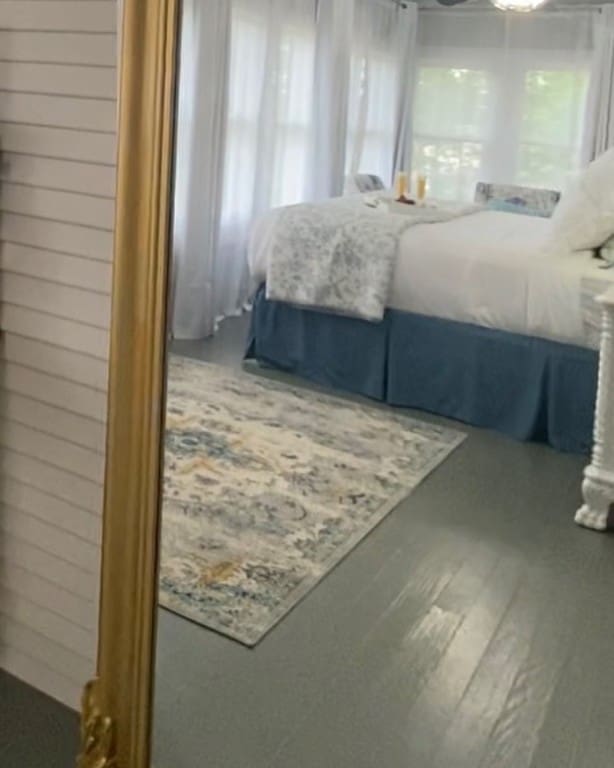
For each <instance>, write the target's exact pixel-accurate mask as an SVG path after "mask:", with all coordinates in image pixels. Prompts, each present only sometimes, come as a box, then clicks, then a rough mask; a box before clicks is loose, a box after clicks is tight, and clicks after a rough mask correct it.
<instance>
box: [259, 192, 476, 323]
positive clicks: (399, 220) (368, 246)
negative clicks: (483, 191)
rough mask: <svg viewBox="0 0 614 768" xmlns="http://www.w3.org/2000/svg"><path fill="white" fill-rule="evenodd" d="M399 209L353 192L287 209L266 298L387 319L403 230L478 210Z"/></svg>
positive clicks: (272, 253)
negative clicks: (322, 201) (354, 194)
mask: <svg viewBox="0 0 614 768" xmlns="http://www.w3.org/2000/svg"><path fill="white" fill-rule="evenodd" d="M400 207H401V206H400V205H394V206H393V209H394V211H395V212H394V213H391V212H390V211H389V208H388V206H385V205H380V204H378V203H377V201H374V202H371V203H370V202H369V200H368V198H365V197H351V198H336V199H334V200H328V201H326V202H324V203H305V204H301V205H295V206H291V207H289V208H285V209H284V210H283V211H281V213H280V216H279V218H278V219H277V222H276V224H275V231H274V233H273V236H272V237H271V240H270V244H269V253H268V259H267V262H268V272H267V299H270V300H275V301H283V302H287V303H289V304H297V305H299V306H305V307H312V308H314V309H320V310H324V311H328V312H334V313H337V314H343V315H349V316H351V317H359V318H362V319H364V320H370V321H372V322H379V321H381V320H382V319H383V317H384V312H385V310H386V305H387V301H388V297H389V294H390V288H391V284H392V280H393V277H394V272H395V267H396V263H397V257H398V252H399V243H400V240H401V237H402V235H403V233H404V232H405V231H406V230H407V229H409V228H410V227H412V226H415V225H416V224H425V223H438V222H443V221H448V220H450V219H452V218H455V217H457V216H462V215H465V214H467V213H474V212H475V211H476V210H477V209H478V207H477V206H462V207H458V206H457V207H450V206H448V207H445V208H438V207H417V206H403V207H402V208H403V212H402V213H398V212H397V211H398V210H399V209H400ZM404 209H407V210H406V211H405V210H404Z"/></svg>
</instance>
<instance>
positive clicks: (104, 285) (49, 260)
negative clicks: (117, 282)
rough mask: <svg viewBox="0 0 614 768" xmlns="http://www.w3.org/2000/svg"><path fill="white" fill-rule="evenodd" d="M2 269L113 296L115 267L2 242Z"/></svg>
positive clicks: (0, 262)
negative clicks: (112, 273)
mask: <svg viewBox="0 0 614 768" xmlns="http://www.w3.org/2000/svg"><path fill="white" fill-rule="evenodd" d="M0 269H1V270H3V271H4V272H11V273H13V274H18V275H30V276H31V277H37V278H39V279H40V280H48V281H49V282H52V283H60V285H73V286H75V287H76V288H87V289H89V290H90V291H95V292H96V293H104V294H106V295H109V294H110V292H111V277H112V275H111V264H110V263H103V262H101V261H93V260H90V259H82V258H79V257H75V256H68V255H66V254H63V253H58V252H57V251H45V250H43V249H42V248H32V247H31V246H27V245H18V244H17V243H6V242H5V243H3V242H0Z"/></svg>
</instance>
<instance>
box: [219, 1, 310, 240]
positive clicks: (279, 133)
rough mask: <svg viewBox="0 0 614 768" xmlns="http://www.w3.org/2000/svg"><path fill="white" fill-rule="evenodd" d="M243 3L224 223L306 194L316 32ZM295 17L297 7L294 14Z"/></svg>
mask: <svg viewBox="0 0 614 768" xmlns="http://www.w3.org/2000/svg"><path fill="white" fill-rule="evenodd" d="M305 15H306V21H305V23H303V24H301V23H300V21H301V20H300V18H299V20H297V21H296V22H295V21H294V20H293V19H292V18H288V19H285V18H284V19H276V20H275V23H273V22H272V21H271V19H270V18H269V17H267V16H266V15H264V14H262V13H261V12H259V9H258V8H254V9H250V7H249V6H246V5H242V4H237V6H235V7H233V11H232V32H231V49H230V72H229V78H228V97H227V98H228V111H227V127H226V146H225V171H224V201H223V206H222V225H223V227H226V229H229V228H232V227H236V223H237V222H238V221H245V220H247V219H249V217H250V215H251V214H252V213H257V212H258V211H264V210H268V209H269V208H273V207H276V206H282V205H292V204H293V203H297V202H301V201H302V200H304V199H305V191H306V186H307V176H308V173H309V150H310V140H311V131H312V125H313V71H314V56H315V31H314V28H313V15H309V14H305ZM289 16H291V14H289Z"/></svg>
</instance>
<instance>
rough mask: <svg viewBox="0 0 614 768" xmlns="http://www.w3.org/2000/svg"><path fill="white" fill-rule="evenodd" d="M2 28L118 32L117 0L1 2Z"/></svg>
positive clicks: (21, 0)
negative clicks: (115, 0)
mask: <svg viewBox="0 0 614 768" xmlns="http://www.w3.org/2000/svg"><path fill="white" fill-rule="evenodd" d="M1 2H2V6H1V7H0V12H1V14H2V16H1V17H0V24H1V26H2V28H3V29H27V30H41V31H45V32H48V31H51V32H54V31H59V32H66V31H73V32H115V31H116V21H117V5H116V4H115V2H114V0H61V1H60V0H58V2H53V1H52V0H1Z"/></svg>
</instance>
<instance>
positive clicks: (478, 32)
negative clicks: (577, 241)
mask: <svg viewBox="0 0 614 768" xmlns="http://www.w3.org/2000/svg"><path fill="white" fill-rule="evenodd" d="M596 14H597V11H596V10H587V9H580V10H578V11H567V10H565V11H562V10H560V11H559V10H549V11H543V12H534V13H529V14H508V13H501V12H499V11H494V10H492V11H489V10H477V9H476V10H473V9H468V10H463V11H446V12H445V13H442V12H440V11H432V12H430V11H421V12H420V14H419V16H420V20H419V25H418V60H419V63H418V83H417V86H416V99H415V103H414V121H413V130H414V155H413V157H414V161H413V167H414V170H418V171H421V172H424V173H425V174H426V175H427V176H428V178H429V192H430V194H432V195H434V196H436V197H442V198H455V199H470V198H472V196H473V194H474V191H475V186H476V183H477V182H478V181H483V182H489V183H499V184H519V185H523V186H531V187H545V188H552V189H557V190H561V189H564V187H565V185H566V183H567V180H568V178H569V177H570V175H571V174H573V173H574V172H575V171H577V170H578V169H579V168H580V167H581V166H582V145H583V127H584V117H585V114H586V108H587V107H586V105H587V96H588V90H589V83H590V80H591V65H592V60H593V51H594V29H593V24H594V19H595V16H596Z"/></svg>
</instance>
